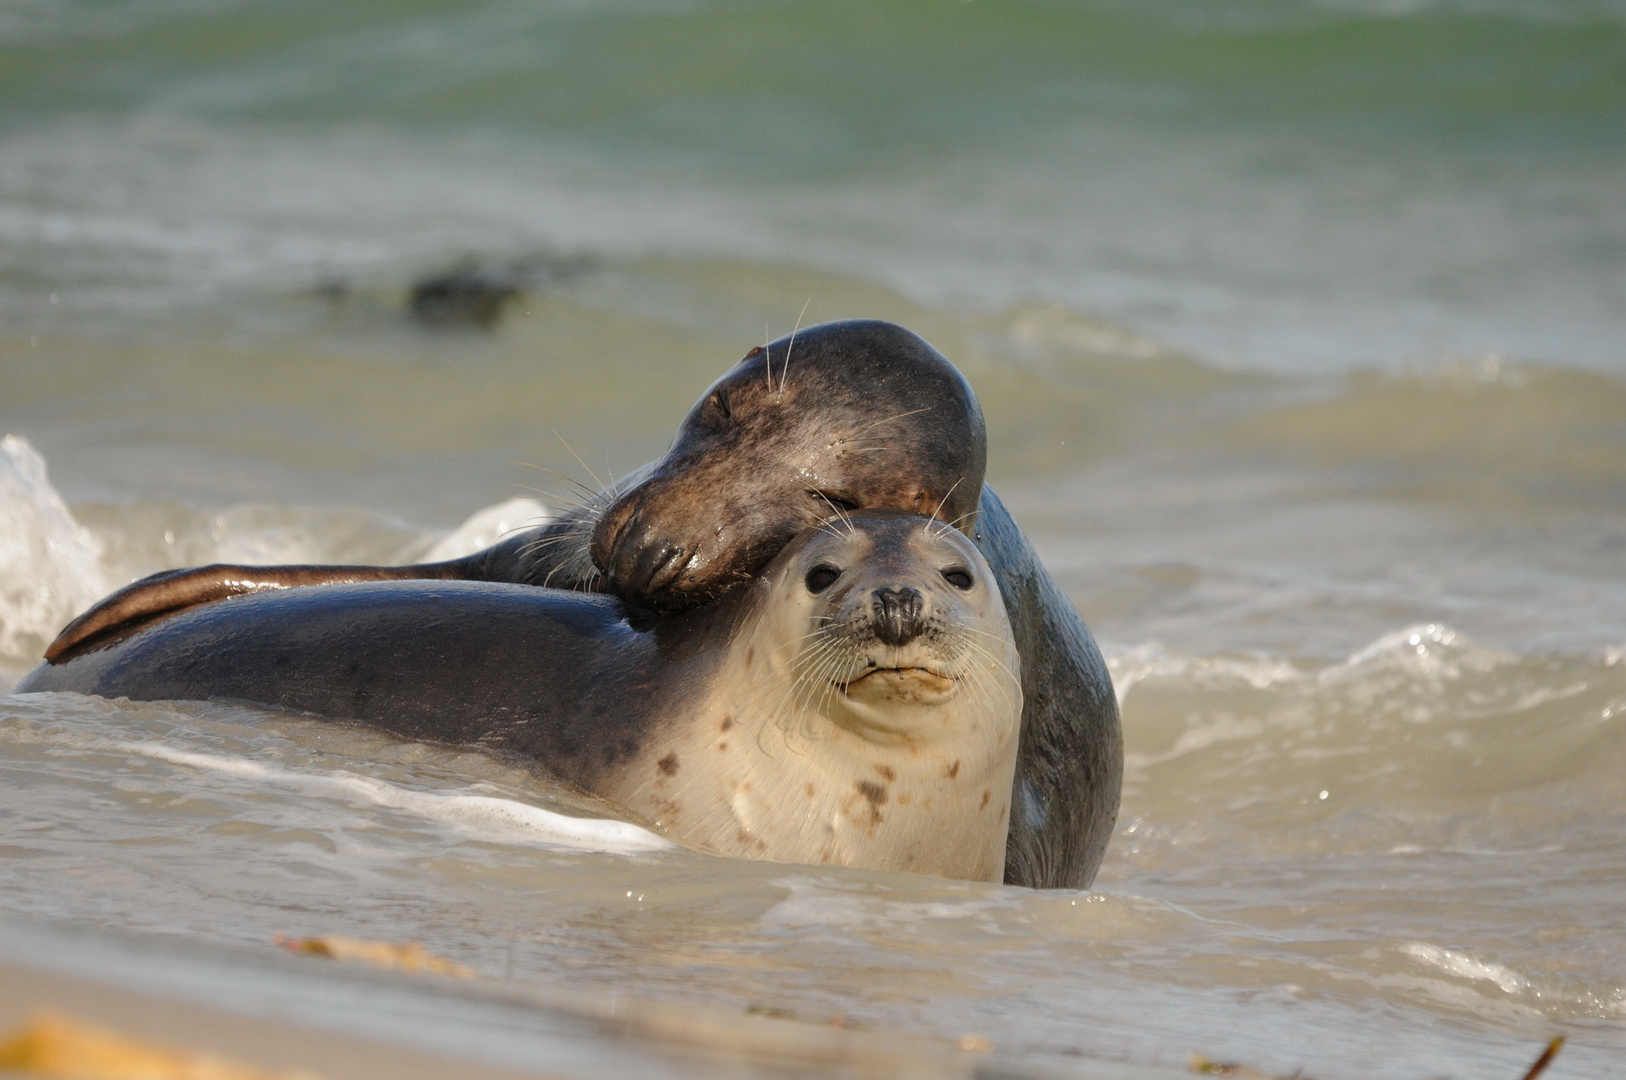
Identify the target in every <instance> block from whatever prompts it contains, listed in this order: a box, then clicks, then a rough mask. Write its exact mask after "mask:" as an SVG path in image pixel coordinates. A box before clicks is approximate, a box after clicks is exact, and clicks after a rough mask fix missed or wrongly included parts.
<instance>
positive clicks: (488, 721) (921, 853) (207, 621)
mask: <svg viewBox="0 0 1626 1080" xmlns="http://www.w3.org/2000/svg"><path fill="white" fill-rule="evenodd" d="M950 565H953V566H971V567H973V568H975V573H974V574H973V576H974V577H975V578H976V584H974V585H973V586H972V587H971V588H969V589H961V588H958V587H956V586H954V585H951V584H950V583H949V582H948V581H947V580H946V579H945V578H944V576H943V573H942V568H943V567H944V566H950ZM815 583H817V584H818V588H817V589H815V588H814V584H815ZM900 626H901V627H902V629H900ZM1020 665H1021V661H1020V659H1019V657H1018V655H1017V652H1016V647H1015V643H1014V641H1013V639H1012V636H1011V628H1010V624H1009V622H1008V620H1007V618H1006V614H1005V606H1004V603H1003V601H1002V600H1001V597H1000V594H999V590H998V587H997V585H996V584H995V582H994V578H993V575H992V574H990V573H988V572H987V569H986V564H985V563H984V562H983V561H982V558H981V556H980V555H979V554H978V552H977V549H976V547H975V545H973V544H972V543H971V542H970V541H969V540H968V539H967V538H966V537H965V536H964V535H962V534H961V533H959V532H957V531H955V530H953V529H949V528H947V527H945V526H944V525H943V524H942V523H941V522H937V521H934V520H932V519H929V518H925V517H920V516H917V515H908V514H896V513H892V514H858V515H852V516H849V517H848V518H846V519H844V520H843V521H841V522H838V523H830V524H825V525H820V526H817V527H814V528H811V529H808V530H806V531H805V532H804V533H803V534H802V535H800V536H798V537H796V538H795V539H794V540H793V541H792V542H791V543H790V544H789V545H787V546H786V547H785V549H784V550H782V551H781V552H780V553H779V555H778V556H776V557H775V558H774V560H773V561H772V562H771V563H770V564H769V565H768V567H767V568H766V569H765V570H764V572H763V573H762V574H761V575H760V576H759V577H758V578H757V580H756V581H754V582H753V583H751V584H750V585H749V586H748V587H746V588H745V589H742V590H738V591H736V592H734V593H733V594H731V595H730V596H729V597H728V598H726V599H724V600H722V601H720V602H718V603H716V604H713V605H710V606H707V607H703V608H698V609H695V610H693V611H690V612H686V613H682V614H678V615H674V616H670V617H668V618H666V619H663V620H660V621H658V622H657V623H655V624H654V626H653V627H652V628H650V629H646V630H636V629H634V628H633V627H632V626H631V625H629V623H628V622H627V619H626V617H625V615H624V612H623V610H622V608H621V606H620V605H619V604H618V603H617V602H616V601H614V600H613V599H611V598H609V597H603V596H586V595H582V594H577V593H569V592H564V591H561V590H555V589H537V588H532V587H528V586H516V585H504V584H492V583H474V582H444V583H438V582H437V583H430V582H410V581H399V582H370V583H360V584H351V585H335V586H330V587H326V588H320V589H294V590H285V591H278V592H268V593H261V594H257V595H251V596H246V597H242V598H239V599H237V600H234V601H232V602H231V603H225V604H212V605H207V606H203V607H199V608H194V609H192V610H191V611H187V612H184V613H182V614H180V615H178V616H175V617H173V618H171V619H167V620H164V621H162V622H158V623H156V624H154V625H152V626H150V627H147V628H145V629H143V630H140V631H138V632H136V633H134V634H132V635H130V636H127V637H125V638H124V639H122V640H120V641H118V642H117V643H114V644H112V645H109V646H108V647H106V648H103V649H100V650H97V651H93V652H89V653H86V654H83V655H80V656H77V657H75V658H73V659H71V660H69V661H67V662H66V663H62V664H42V665H40V666H39V667H37V668H36V669H35V670H34V671H33V672H31V673H30V674H29V675H28V676H27V677H26V678H25V679H24V680H23V682H22V683H21V684H20V685H19V686H18V688H17V689H18V692H30V691H40V690H72V691H78V692H80V693H92V694H101V695H104V696H109V697H116V696H123V697H129V698H132V699H135V700H143V701H150V700H161V699H194V700H196V699H208V698H229V699H235V700H238V701H251V702H260V703H263V704H266V705H270V706H274V707H278V708H283V709H295V710H301V711H304V712H310V713H315V714H318V715H322V716H327V717H331V718H333V719H338V720H352V721H358V722H361V723H364V724H368V725H370V726H374V727H379V728H383V729H385V730H388V731H393V732H396V733H398V734H400V735H404V736H407V737H410V738H414V739H422V740H428V741H433V742H439V743H448V744H453V745H465V746H473V747H478V748H479V749H482V750H486V751H490V752H495V753H499V754H503V755H506V756H511V757H519V758H523V759H526V760H529V761H531V762H534V763H536V764H538V765H540V766H542V767H543V768H545V769H546V770H547V771H548V772H549V773H551V774H553V775H556V776H558V777H560V778H561V779H564V780H566V781H569V782H571V783H573V784H576V785H577V786H579V787H581V788H584V789H585V790H587V791H590V792H592V793H594V794H596V795H599V796H601V797H603V798H605V799H607V800H609V801H610V802H612V803H614V804H616V805H618V806H620V807H622V808H624V809H625V810H626V811H628V812H629V816H633V817H637V818H640V819H642V820H644V821H648V822H651V823H653V825H654V827H655V828H657V829H659V830H660V831H662V832H664V833H665V834H667V835H669V836H671V837H673V838H674V839H677V840H679V841H682V842H684V843H687V844H690V845H693V846H696V847H701V848H704V849H706V850H709V851H713V852H717V853H720V854H725V855H734V856H741V857H745V858H757V859H770V860H775V861H781V862H802V863H821V864H831V865H841V866H855V867H865V868H869V869H877V870H902V871H911V872H915V873H924V874H937V875H941V876H945V877H956V878H969V879H975V880H981V881H999V880H1001V879H1002V877H1003V875H1004V867H1005V844H1006V835H1007V832H1008V829H1009V816H1010V800H1009V798H1008V797H1007V794H1008V792H1009V791H1010V789H1011V783H1012V776H1013V773H1014V770H1015V767H1016V757H1017V740H1018V730H1019V723H1020V717H1021V711H1022V686H1021V674H1020V671H1021V667H1020ZM985 793H987V794H985Z"/></svg>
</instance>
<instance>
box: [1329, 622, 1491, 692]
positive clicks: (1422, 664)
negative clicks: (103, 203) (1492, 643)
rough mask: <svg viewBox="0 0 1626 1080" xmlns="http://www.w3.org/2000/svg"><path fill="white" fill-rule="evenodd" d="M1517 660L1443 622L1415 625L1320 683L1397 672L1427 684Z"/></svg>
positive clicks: (1349, 661) (1387, 636)
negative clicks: (1380, 671) (1381, 672)
mask: <svg viewBox="0 0 1626 1080" xmlns="http://www.w3.org/2000/svg"><path fill="white" fill-rule="evenodd" d="M1517 660H1518V657H1516V656H1513V655H1511V654H1509V653H1504V652H1498V651H1497V650H1495V649H1489V648H1485V647H1484V646H1481V645H1479V644H1477V643H1475V642H1474V641H1473V640H1472V639H1470V638H1469V637H1467V635H1465V634H1461V633H1459V632H1457V631H1456V630H1454V629H1452V628H1451V627H1449V626H1446V625H1445V624H1444V623H1418V624H1416V625H1414V626H1408V627H1406V628H1405V629H1403V630H1396V631H1394V632H1392V633H1388V634H1384V635H1383V636H1382V637H1380V638H1378V639H1377V640H1376V641H1374V642H1372V643H1371V644H1370V645H1367V646H1366V647H1365V648H1363V649H1360V650H1358V651H1356V652H1355V653H1354V654H1353V655H1351V656H1350V658H1349V659H1347V660H1345V661H1344V662H1343V663H1341V664H1336V665H1334V666H1332V667H1330V668H1327V669H1326V670H1324V671H1322V672H1321V674H1320V676H1319V677H1320V679H1321V680H1322V681H1323V682H1338V681H1341V680H1343V679H1346V678H1350V677H1360V676H1363V675H1365V674H1368V673H1370V672H1372V671H1375V670H1385V669H1388V670H1398V671H1401V672H1403V673H1405V674H1408V675H1413V676H1420V677H1422V678H1424V679H1427V680H1430V681H1443V680H1447V679H1457V678H1460V677H1461V676H1462V675H1463V673H1464V672H1476V673H1483V672H1486V671H1489V670H1491V669H1492V668H1495V667H1500V666H1501V665H1503V664H1510V663H1515V662H1516V661H1517Z"/></svg>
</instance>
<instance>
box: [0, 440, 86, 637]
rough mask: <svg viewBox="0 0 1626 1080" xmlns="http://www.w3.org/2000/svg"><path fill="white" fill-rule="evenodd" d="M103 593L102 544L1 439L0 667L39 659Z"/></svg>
mask: <svg viewBox="0 0 1626 1080" xmlns="http://www.w3.org/2000/svg"><path fill="white" fill-rule="evenodd" d="M106 591H107V582H106V575H105V572H104V570H103V567H102V546H101V543H100V542H99V541H98V540H97V539H96V537H95V536H93V535H92V534H91V533H90V531H89V530H87V529H86V528H85V527H84V526H82V525H80V524H79V522H78V521H76V520H75V519H74V516H73V513H72V512H71V511H70V510H69V509H68V506H67V504H66V503H65V502H63V501H62V496H61V495H59V494H58V493H57V491H56V489H55V488H53V487H52V486H51V482H50V480H49V478H48V477H47V476H46V470H45V459H44V458H43V457H41V456H40V454H39V452H38V451H37V450H35V449H34V448H33V447H32V446H30V445H29V443H28V440H27V439H25V438H23V437H22V436H20V435H7V436H6V437H5V438H3V439H0V662H5V661H12V662H23V663H27V662H30V661H33V660H36V659H38V658H39V655H40V653H41V651H42V650H43V649H44V647H45V645H46V643H47V642H49V641H50V640H51V638H52V637H54V636H55V635H56V632H57V631H58V630H60V629H61V628H62V626H63V624H65V623H66V622H67V621H68V620H69V619H71V618H73V617H74V616H75V615H77V614H78V613H79V612H80V611H82V610H84V609H85V608H86V607H88V606H90V604H91V603H93V602H94V601H95V600H96V599H97V597H99V596H101V595H102V594H103V593H105V592H106Z"/></svg>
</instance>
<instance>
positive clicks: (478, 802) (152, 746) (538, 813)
mask: <svg viewBox="0 0 1626 1080" xmlns="http://www.w3.org/2000/svg"><path fill="white" fill-rule="evenodd" d="M106 745H107V748H108V749H114V750H124V751H131V752H134V753H137V754H141V755H142V756H143V757H150V758H154V759H156V760H159V761H167V762H170V763H171V764H175V765H184V766H187V767H189V768H195V769H204V770H207V771H209V772H214V773H219V774H222V775H226V776H235V777H239V778H242V779H247V780H258V781H263V782H266V783H273V784H284V785H288V786H291V787H298V788H303V789H305V790H307V791H314V792H323V793H331V794H335V795H339V796H341V797H345V798H351V799H356V800H358V801H361V802H364V803H368V804H371V805H375V806H385V807H389V808H390V809H392V810H404V811H406V812H408V813H413V814H418V815H419V816H421V817H425V818H429V819H431V820H434V821H440V822H444V823H446V824H449V825H453V826H456V827H458V828H459V829H460V830H462V831H463V832H464V833H465V834H469V835H471V836H472V837H474V838H475V839H489V840H495V841H500V842H512V841H514V840H516V839H519V840H522V841H524V842H528V843H536V844H541V845H543V846H545V847H550V848H565V849H569V850H573V851H597V852H605V853H608V854H614V855H637V854H643V853H646V852H652V851H670V850H673V849H674V848H675V847H676V845H674V844H673V843H672V842H671V841H669V840H666V839H664V838H662V837H660V836H656V835H655V834H654V833H652V832H650V831H649V830H647V829H643V828H640V827H638V826H637V825H633V824H631V823H630V822H625V821H611V820H608V819H604V818H577V817H570V816H569V815H566V814H556V813H554V812H553V811H551V810H544V809H542V808H541V807H539V806H530V805H528V804H526V803H521V802H516V801H514V800H512V799H499V798H494V797H492V796H489V795H444V794H438V793H434V792H427V791H412V790H410V789H407V788H403V787H399V786H397V785H395V784H390V783H386V782H385V781H382V780H377V779H374V778H372V777H367V776H357V775H355V774H354V773H348V772H343V771H339V772H332V773H323V774H315V773H299V772H293V771H290V770H287V769H279V768H275V767H273V766H270V765H266V764H263V763H261V762H257V761H250V760H248V759H246V758H239V757H226V756H221V755H215V754H199V753H196V752H193V751H190V750H176V749H174V748H172V747H168V746H163V745H161V744H159V743H147V742H116V743H108V744H106Z"/></svg>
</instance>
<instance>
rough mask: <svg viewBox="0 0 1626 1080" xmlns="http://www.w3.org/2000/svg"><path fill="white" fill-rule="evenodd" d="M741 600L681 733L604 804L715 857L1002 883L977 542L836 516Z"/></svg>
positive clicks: (668, 736) (923, 525) (900, 518)
mask: <svg viewBox="0 0 1626 1080" xmlns="http://www.w3.org/2000/svg"><path fill="white" fill-rule="evenodd" d="M751 594H752V595H751V596H750V597H749V599H747V600H745V601H744V608H743V613H742V618H741V621H740V623H739V630H738V631H737V633H736V634H735V636H734V638H733V640H732V641H731V643H730V646H729V650H728V654H727V658H726V660H725V661H724V662H723V663H721V664H720V665H719V666H718V667H717V668H716V669H715V670H714V671H713V673H712V674H711V676H710V689H709V692H708V700H707V701H706V703H705V704H703V705H701V706H700V708H699V709H698V711H697V716H698V717H700V719H699V720H698V722H695V723H690V722H687V721H686V722H685V723H684V724H681V725H674V726H673V727H671V728H670V729H668V730H667V731H665V732H664V733H663V734H662V735H660V736H657V737H656V738H654V739H652V740H651V742H650V744H649V748H648V750H647V751H646V752H645V753H644V760H643V763H642V765H641V766H639V765H635V766H633V767H631V768H629V769H628V770H626V772H625V773H624V774H623V777H624V780H625V781H626V782H618V783H615V784H613V786H612V788H611V789H610V790H607V791H605V792H604V794H606V795H608V796H609V797H611V798H613V799H615V800H616V801H618V802H621V803H623V804H625V805H627V806H629V807H631V808H632V809H633V810H634V811H636V812H638V813H639V814H641V815H643V816H645V817H647V818H649V819H650V820H652V821H654V822H655V823H656V825H657V826H658V827H660V828H662V829H663V830H664V831H666V832H667V833H668V834H669V835H672V836H674V837H676V838H678V839H682V840H684V841H686V842H688V843H692V844H695V845H697V846H700V847H704V848H706V849H708V850H712V851H719V852H723V853H725V854H732V855H741V856H747V857H755V858H763V859H772V860H775V861H781V862H804V863H826V864H838V865H845V866H861V867H869V868H872V869H888V870H907V871H912V872H916V873H927V874H937V875H941V876H944V877H956V878H969V879H973V880H980V881H1000V880H1002V879H1003V877H1004V871H1005V843H1006V834H1007V832H1008V830H1009V819H1010V792H1011V783H1012V775H1013V773H1014V770H1015V767H1016V757H1017V741H1018V734H1019V729H1020V722H1021V713H1022V685H1021V661H1020V659H1019V657H1018V655H1017V652H1016V646H1015V643H1014V641H1013V640H1012V637H1011V628H1010V624H1009V622H1008V621H1007V618H1006V615H1005V607H1004V603H1003V601H1002V600H1001V598H1000V594H999V586H998V584H997V582H996V581H995V578H994V575H993V573H992V571H991V570H990V569H989V568H988V564H987V563H986V562H985V561H984V560H983V557H982V555H981V554H980V553H979V552H978V551H977V549H976V547H975V545H973V544H972V543H971V542H970V541H969V540H967V539H966V538H965V537H964V536H963V535H962V534H960V533H959V532H957V531H955V530H954V529H951V528H949V527H948V526H946V525H944V524H943V523H942V522H939V521H936V520H934V519H931V518H927V517H922V516H919V515H913V514H896V513H891V514H855V515H850V516H843V517H841V518H838V519H836V520H834V521H832V522H829V523H827V524H825V525H823V526H820V527H818V528H815V529H813V530H810V531H809V532H807V533H805V534H803V535H802V536H801V537H800V538H798V539H796V540H794V541H793V542H792V543H791V544H790V545H789V546H788V547H786V548H785V550H784V551H782V552H781V553H780V555H779V556H778V557H777V558H776V559H774V561H773V562H772V563H771V564H770V565H769V567H768V569H767V570H766V571H765V572H764V574H763V575H762V577H761V579H760V580H759V581H758V582H757V583H756V584H755V585H754V586H752V588H751Z"/></svg>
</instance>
